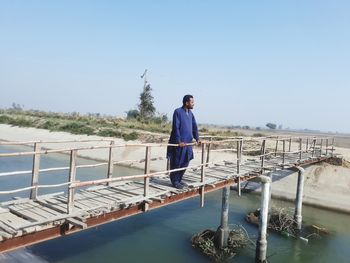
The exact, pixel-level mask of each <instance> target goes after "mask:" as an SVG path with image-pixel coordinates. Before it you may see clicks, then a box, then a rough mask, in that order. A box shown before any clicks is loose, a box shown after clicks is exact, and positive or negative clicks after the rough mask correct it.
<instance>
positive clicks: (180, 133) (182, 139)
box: [167, 95, 199, 189]
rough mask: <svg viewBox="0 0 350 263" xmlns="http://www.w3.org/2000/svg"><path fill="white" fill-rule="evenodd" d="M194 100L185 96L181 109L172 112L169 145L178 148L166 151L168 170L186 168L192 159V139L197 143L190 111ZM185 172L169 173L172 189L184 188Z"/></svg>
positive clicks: (195, 127)
mask: <svg viewBox="0 0 350 263" xmlns="http://www.w3.org/2000/svg"><path fill="white" fill-rule="evenodd" d="M193 106H194V100H193V96H192V95H186V96H184V97H183V100H182V107H181V108H178V109H176V110H175V111H174V114H173V124H172V130H171V134H170V139H169V144H179V146H169V147H168V149H167V158H168V160H170V169H171V170H173V169H178V168H186V167H187V166H188V164H189V163H190V160H192V159H193V151H192V146H188V145H186V144H190V143H192V142H193V139H195V140H196V141H197V143H198V142H199V141H198V127H197V123H196V120H195V118H194V115H193V113H192V111H191V110H192V109H193ZM184 173H185V170H182V171H177V172H171V173H170V180H171V183H172V185H173V186H174V187H176V188H178V189H182V188H184V186H185V185H184V183H182V182H181V180H182V176H183V175H184Z"/></svg>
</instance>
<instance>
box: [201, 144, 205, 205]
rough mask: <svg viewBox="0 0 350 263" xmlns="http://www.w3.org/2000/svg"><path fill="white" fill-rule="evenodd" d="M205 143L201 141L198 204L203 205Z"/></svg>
mask: <svg viewBox="0 0 350 263" xmlns="http://www.w3.org/2000/svg"><path fill="white" fill-rule="evenodd" d="M204 163H205V143H202V162H201V183H202V186H201V188H200V206H201V207H204V190H205V184H204V181H205V164H204Z"/></svg>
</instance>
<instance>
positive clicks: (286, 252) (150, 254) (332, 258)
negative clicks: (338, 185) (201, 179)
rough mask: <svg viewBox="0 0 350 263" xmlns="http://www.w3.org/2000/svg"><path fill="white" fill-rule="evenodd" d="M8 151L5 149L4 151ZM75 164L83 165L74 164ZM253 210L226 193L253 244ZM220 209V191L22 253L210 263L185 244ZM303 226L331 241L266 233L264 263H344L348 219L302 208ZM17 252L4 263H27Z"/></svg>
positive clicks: (248, 199) (250, 257)
mask: <svg viewBox="0 0 350 263" xmlns="http://www.w3.org/2000/svg"><path fill="white" fill-rule="evenodd" d="M9 150H11V149H9V148H7V149H6V151H9ZM2 151H4V150H2ZM21 158H22V157H21ZM7 161H8V162H6V163H4V162H3V160H0V172H3V171H10V170H11V169H12V170H14V169H17V170H22V169H24V170H25V169H30V166H31V158H23V160H22V161H18V160H17V159H13V158H9V159H8V160H7ZM67 161H68V157H67V156H53V157H52V158H47V160H45V161H43V167H49V166H50V165H52V164H54V165H56V166H57V164H58V165H62V166H65V165H67V164H68V162H67ZM45 162H47V163H46V164H45ZM50 162H51V163H50ZM80 162H81V163H83V162H86V161H84V160H80ZM88 162H89V163H91V161H88ZM49 163H50V165H49ZM50 167H52V166H50ZM96 172H99V173H100V174H103V175H104V174H105V172H106V171H105V169H101V168H97V169H96V170H95V171H94V173H92V172H91V171H89V170H85V172H83V173H81V174H80V175H79V176H81V177H84V178H86V180H88V179H92V178H93V177H94V176H96ZM67 173H68V172H67ZM67 173H66V174H60V173H58V174H56V175H54V176H52V177H53V178H50V179H49V178H45V179H44V178H41V180H47V181H48V182H49V183H52V181H51V180H56V181H57V182H62V181H64V178H66V177H65V176H67ZM123 173H124V174H136V173H138V171H137V170H133V169H132V170H130V169H125V168H124V169H121V168H118V172H117V174H116V176H117V175H118V174H123ZM41 176H42V175H41ZM43 176H44V175H43ZM47 176H49V175H47ZM25 177H26V176H21V177H20V178H21V179H19V178H17V177H14V178H11V179H12V183H7V184H5V181H4V178H0V191H1V190H4V188H5V189H8V188H11V187H12V188H15V187H17V186H19V185H21V186H22V185H23V184H24V180H23V179H24V178H25ZM28 177H30V176H28ZM102 177H103V176H102ZM94 178H95V177H94ZM56 181H55V182H56ZM272 204H273V206H277V207H292V206H293V204H292V203H288V202H283V201H276V200H273V202H272ZM259 205H260V198H259V196H255V195H243V196H242V197H240V198H239V197H237V196H236V193H235V192H231V197H230V213H229V218H230V223H232V224H242V225H243V226H244V228H245V229H246V230H247V231H248V233H249V235H250V236H251V237H252V239H253V240H255V236H256V235H257V228H256V227H255V226H251V225H248V224H247V223H246V222H245V221H244V216H245V214H246V213H247V212H248V211H251V210H255V209H256V208H257V207H258V206H259ZM220 208H221V191H217V192H215V193H211V194H207V195H206V199H205V207H204V208H199V199H198V198H193V199H190V200H187V201H184V202H180V203H176V204H172V205H170V206H167V207H163V208H160V209H157V210H154V211H150V212H147V213H144V214H141V215H136V216H132V217H129V218H126V219H122V220H119V221H116V222H113V223H109V224H106V225H102V226H99V227H97V228H93V229H88V230H85V231H82V232H80V233H77V234H73V235H70V236H66V237H61V238H58V239H54V240H50V241H46V242H44V243H41V244H38V245H35V246H31V247H29V248H28V251H29V252H30V253H31V255H34V256H35V257H37V259H40V260H44V261H46V262H62V263H63V262H64V263H68V262H84V263H87V262H174V263H175V262H210V261H209V260H207V259H206V258H205V257H203V256H202V255H201V254H200V253H199V252H198V251H196V250H194V249H193V248H192V247H191V243H190V238H191V236H192V235H193V234H195V233H198V232H200V231H202V230H204V229H208V228H211V229H215V228H216V227H217V226H218V224H219V222H220ZM303 221H304V224H317V225H321V226H324V227H326V228H328V229H329V230H330V231H331V235H330V236H328V237H324V238H323V239H321V240H313V241H312V242H309V243H308V244H306V243H304V242H303V241H299V240H294V239H292V238H283V237H280V236H278V235H276V234H272V233H271V234H270V235H269V237H268V256H269V258H268V260H269V262H315V263H316V262H337V263H341V262H350V230H349V224H350V216H349V215H344V214H340V213H335V212H330V211H326V210H321V209H316V208H312V207H307V206H304V208H303ZM21 251H23V250H19V251H17V252H14V253H11V254H9V255H10V256H11V259H10V260H7V261H6V257H5V259H4V262H29V261H26V260H25V259H23V260H22V261H21V258H22V257H21ZM16 253H17V254H16ZM254 255H255V251H254V250H253V249H251V248H246V249H244V250H242V251H241V252H240V253H239V254H238V255H237V256H236V257H235V258H234V259H230V260H228V262H254ZM12 259H13V260H12ZM0 260H1V258H0ZM11 260H12V261H11ZM30 261H32V260H30ZM33 262H34V261H33Z"/></svg>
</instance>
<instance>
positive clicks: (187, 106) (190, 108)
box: [186, 98, 194, 110]
mask: <svg viewBox="0 0 350 263" xmlns="http://www.w3.org/2000/svg"><path fill="white" fill-rule="evenodd" d="M193 106H194V99H193V98H190V100H189V101H187V102H186V108H187V109H189V110H192V109H193Z"/></svg>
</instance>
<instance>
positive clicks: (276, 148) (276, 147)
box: [275, 137, 278, 156]
mask: <svg viewBox="0 0 350 263" xmlns="http://www.w3.org/2000/svg"><path fill="white" fill-rule="evenodd" d="M277 150H278V137H277V139H276V146H275V156H277Z"/></svg>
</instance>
